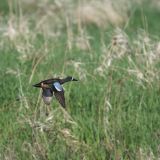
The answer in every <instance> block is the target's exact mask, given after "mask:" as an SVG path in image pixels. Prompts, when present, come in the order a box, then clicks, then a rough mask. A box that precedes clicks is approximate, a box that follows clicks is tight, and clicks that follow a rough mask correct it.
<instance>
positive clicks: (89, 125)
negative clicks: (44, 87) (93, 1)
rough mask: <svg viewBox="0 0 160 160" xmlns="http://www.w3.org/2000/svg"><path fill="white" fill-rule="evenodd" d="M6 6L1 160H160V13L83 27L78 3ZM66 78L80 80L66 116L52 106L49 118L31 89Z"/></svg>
mask: <svg viewBox="0 0 160 160" xmlns="http://www.w3.org/2000/svg"><path fill="white" fill-rule="evenodd" d="M3 2H5V1H2V3H3ZM20 2H21V3H20ZM3 5H4V6H3V7H2V11H1V12H2V13H1V16H0V21H1V25H0V35H1V38H0V53H1V54H0V74H1V76H0V82H1V83H0V88H1V92H0V97H1V99H0V102H1V107H0V142H1V143H0V159H5V160H13V159H16V160H20V159H24V160H25V159H26V160H29V159H60V160H61V159H96V160H97V159H99V160H102V159H115V160H118V159H125V160H127V159H137V160H139V159H141V160H146V159H158V158H160V153H159V147H160V140H159V136H160V130H159V128H160V118H159V117H160V116H159V114H160V108H159V104H160V98H159V96H160V85H159V82H160V72H159V67H160V61H159V55H160V44H159V37H158V36H159V27H160V22H159V21H158V15H159V14H160V11H159V10H158V9H156V8H154V7H153V6H152V7H151V6H150V5H149V4H148V5H146V6H144V4H143V3H142V4H138V5H137V4H134V5H135V7H134V8H135V10H134V12H132V10H131V9H130V8H128V11H129V12H130V13H131V14H130V16H129V17H128V18H127V19H126V18H124V17H123V16H122V18H124V19H123V21H122V22H121V23H120V24H117V23H114V22H113V21H112V22H110V21H108V22H107V23H106V24H104V23H102V22H97V21H95V19H90V20H88V19H87V20H88V23H86V20H85V21H84V22H83V21H82V22H81V19H78V18H77V19H76V20H77V21H75V19H74V18H75V17H72V16H71V15H70V12H72V14H73V13H74V11H75V10H74V9H75V8H76V5H77V2H75V3H72V1H70V2H69V3H64V4H63V3H62V2H59V4H57V3H56V2H53V3H52V2H50V1H45V2H43V1H40V3H39V5H37V4H36V3H34V1H33V2H32V4H25V2H23V1H16V0H15V1H14V2H13V3H10V4H9V7H8V3H3ZM30 5H31V6H30ZM72 5H73V6H72ZM79 5H80V4H79ZM98 5H99V6H101V7H102V6H103V5H100V4H98ZM119 5H120V4H119ZM142 6H144V7H142ZM46 7H47V10H46ZM94 7H95V6H94ZM27 8H29V9H30V12H27ZM119 8H121V5H120V6H119ZM32 9H33V10H32ZM94 9H97V8H94ZM101 10H102V11H104V9H103V8H102V9H101ZM112 11H113V10H112ZM96 12H97V13H96V16H97V14H98V15H101V12H99V10H97V11H96ZM125 13H126V12H124V14H125ZM75 15H76V14H75ZM114 15H116V13H115V14H114ZM108 16H109V15H108ZM92 18H94V17H92ZM108 19H110V18H108ZM115 19H116V18H115ZM96 20H97V19H96ZM103 20H104V19H103ZM97 23H99V24H98V25H97ZM67 75H73V76H74V77H75V78H77V79H79V81H78V82H75V83H74V82H72V83H68V84H66V85H64V87H65V97H66V103H67V111H64V110H63V109H62V108H61V107H60V105H59V104H58V102H57V101H56V100H55V99H54V101H53V102H52V104H51V106H50V107H51V113H50V114H49V116H48V117H47V116H45V114H44V111H45V107H46V106H45V105H44V103H43V102H42V100H41V91H39V90H37V89H35V88H33V87H32V84H34V83H37V82H39V81H40V80H42V79H47V78H50V77H56V76H60V77H65V76H67Z"/></svg>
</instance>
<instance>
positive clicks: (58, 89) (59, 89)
mask: <svg viewBox="0 0 160 160" xmlns="http://www.w3.org/2000/svg"><path fill="white" fill-rule="evenodd" d="M53 86H54V87H55V89H56V90H57V91H62V90H63V88H62V86H61V85H60V83H59V82H55V83H53Z"/></svg>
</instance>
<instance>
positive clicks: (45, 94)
mask: <svg viewBox="0 0 160 160" xmlns="http://www.w3.org/2000/svg"><path fill="white" fill-rule="evenodd" d="M52 96H53V91H52V90H51V89H50V88H43V89H42V98H43V102H44V103H45V104H47V105H49V104H50V103H51V100H52Z"/></svg>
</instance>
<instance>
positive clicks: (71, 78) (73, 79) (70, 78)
mask: <svg viewBox="0 0 160 160" xmlns="http://www.w3.org/2000/svg"><path fill="white" fill-rule="evenodd" d="M66 79H67V80H68V81H78V80H77V79H75V78H73V77H72V76H67V77H66Z"/></svg>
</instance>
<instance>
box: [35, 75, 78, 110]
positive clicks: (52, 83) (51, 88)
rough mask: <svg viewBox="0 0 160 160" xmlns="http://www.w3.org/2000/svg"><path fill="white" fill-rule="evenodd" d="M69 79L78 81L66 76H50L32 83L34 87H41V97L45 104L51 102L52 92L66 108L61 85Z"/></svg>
mask: <svg viewBox="0 0 160 160" xmlns="http://www.w3.org/2000/svg"><path fill="white" fill-rule="evenodd" d="M70 81H78V80H77V79H75V78H73V77H71V76H68V77H66V78H63V79H60V78H51V79H47V80H43V81H41V82H39V83H37V84H34V85H33V86H34V87H39V88H42V98H43V101H44V103H45V104H46V105H49V104H50V103H51V100H52V97H53V94H54V96H55V97H56V99H57V100H58V102H59V103H60V104H61V106H62V107H63V108H66V104H65V97H64V89H63V87H62V85H63V84H64V83H66V82H70Z"/></svg>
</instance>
